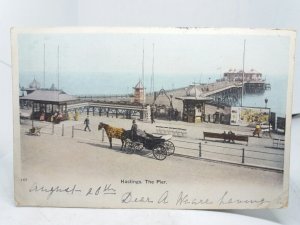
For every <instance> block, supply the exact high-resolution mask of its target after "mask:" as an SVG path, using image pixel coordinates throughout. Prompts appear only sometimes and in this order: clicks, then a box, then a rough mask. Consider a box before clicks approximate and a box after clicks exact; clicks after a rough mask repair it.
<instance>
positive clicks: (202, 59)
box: [19, 33, 289, 77]
mask: <svg viewBox="0 0 300 225" xmlns="http://www.w3.org/2000/svg"><path fill="white" fill-rule="evenodd" d="M244 39H246V61H245V70H250V69H251V68H254V69H256V70H258V71H260V72H262V73H263V74H265V75H268V76H269V75H271V76H273V75H274V76H279V75H280V76H282V75H287V74H288V52H289V39H288V38H287V37H281V36H250V35H248V36H242V35H238V36H237V35H226V36H225V35H214V36H213V35H199V34H112V33H105V34H22V35H20V36H19V62H20V67H19V70H20V72H21V73H31V72H34V73H38V74H39V73H43V68H44V58H43V54H44V44H45V46H46V53H45V54H46V73H48V74H55V73H57V59H58V57H57V46H58V45H59V46H60V57H59V58H60V62H59V63H60V73H61V74H64V73H66V74H70V73H112V74H113V73H119V74H120V73H124V74H127V75H128V76H133V77H137V76H140V75H141V70H142V69H141V68H142V66H141V65H142V51H143V46H144V52H145V60H144V61H145V63H144V65H145V67H144V68H145V74H146V75H147V74H148V75H149V74H151V71H152V57H153V54H152V52H153V51H152V48H153V43H154V44H155V51H154V55H155V57H154V58H155V59H154V70H155V74H174V75H177V76H180V75H181V76H186V75H187V74H188V75H200V74H221V73H223V72H224V71H227V70H228V69H230V68H237V69H240V68H242V55H243V42H244Z"/></svg>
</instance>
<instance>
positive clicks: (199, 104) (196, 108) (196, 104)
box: [176, 85, 212, 123]
mask: <svg viewBox="0 0 300 225" xmlns="http://www.w3.org/2000/svg"><path fill="white" fill-rule="evenodd" d="M176 99H179V100H182V101H183V110H182V120H183V121H185V122H188V123H200V122H202V121H203V118H204V115H205V103H206V102H209V101H212V98H210V97H206V96H204V95H202V92H201V91H200V90H199V89H198V88H197V87H196V86H195V85H191V86H190V87H189V88H187V90H186V96H183V97H176Z"/></svg>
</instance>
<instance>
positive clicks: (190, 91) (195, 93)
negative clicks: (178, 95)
mask: <svg viewBox="0 0 300 225" xmlns="http://www.w3.org/2000/svg"><path fill="white" fill-rule="evenodd" d="M186 95H187V96H190V97H195V98H197V97H201V96H202V91H201V90H199V89H198V88H197V87H196V86H195V85H190V86H189V87H188V88H187V90H186Z"/></svg>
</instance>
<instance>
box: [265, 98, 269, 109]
mask: <svg viewBox="0 0 300 225" xmlns="http://www.w3.org/2000/svg"><path fill="white" fill-rule="evenodd" d="M268 101H269V100H268V98H265V108H267V104H268Z"/></svg>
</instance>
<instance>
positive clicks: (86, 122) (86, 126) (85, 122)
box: [84, 116, 91, 132]
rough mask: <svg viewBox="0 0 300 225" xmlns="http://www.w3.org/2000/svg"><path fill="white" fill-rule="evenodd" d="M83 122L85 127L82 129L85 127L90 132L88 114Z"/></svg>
mask: <svg viewBox="0 0 300 225" xmlns="http://www.w3.org/2000/svg"><path fill="white" fill-rule="evenodd" d="M84 124H85V128H84V131H86V129H88V130H89V132H91V129H90V119H89V116H87V117H86V118H85V120H84Z"/></svg>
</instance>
